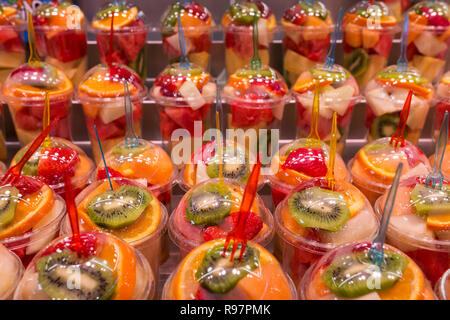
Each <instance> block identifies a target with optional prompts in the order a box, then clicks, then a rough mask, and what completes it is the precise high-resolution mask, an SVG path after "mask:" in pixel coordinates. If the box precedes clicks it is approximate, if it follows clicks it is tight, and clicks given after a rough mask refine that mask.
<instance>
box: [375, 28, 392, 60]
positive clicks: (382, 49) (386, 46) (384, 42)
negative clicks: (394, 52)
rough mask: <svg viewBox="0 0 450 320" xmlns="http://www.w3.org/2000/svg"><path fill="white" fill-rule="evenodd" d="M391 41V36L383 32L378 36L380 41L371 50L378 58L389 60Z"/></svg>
mask: <svg viewBox="0 0 450 320" xmlns="http://www.w3.org/2000/svg"><path fill="white" fill-rule="evenodd" d="M392 41H393V39H392V36H391V35H390V34H389V33H387V32H383V33H381V34H380V39H379V40H378V42H377V43H376V44H375V46H374V47H373V48H372V49H373V50H374V51H375V52H376V53H378V54H379V55H380V56H382V57H385V58H389V54H390V52H391V48H392Z"/></svg>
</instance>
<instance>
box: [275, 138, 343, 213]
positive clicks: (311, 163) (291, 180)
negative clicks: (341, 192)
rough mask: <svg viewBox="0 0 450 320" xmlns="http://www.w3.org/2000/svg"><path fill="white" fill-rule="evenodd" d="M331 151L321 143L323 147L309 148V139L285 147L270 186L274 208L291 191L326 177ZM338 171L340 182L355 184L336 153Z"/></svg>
mask: <svg viewBox="0 0 450 320" xmlns="http://www.w3.org/2000/svg"><path fill="white" fill-rule="evenodd" d="M329 153H330V148H329V146H328V145H327V144H325V143H323V142H321V147H314V146H309V145H308V144H307V142H306V139H298V140H294V141H292V142H291V143H288V144H286V145H284V146H283V147H282V148H281V149H280V150H279V151H278V153H276V154H275V155H274V156H273V157H272V160H271V170H272V171H271V175H269V176H268V178H269V185H270V187H271V189H272V200H273V203H274V206H275V207H277V206H278V204H279V203H280V202H281V201H283V199H284V198H286V196H287V195H288V194H289V193H291V191H292V190H293V189H294V188H295V187H296V186H298V185H300V184H302V183H303V182H305V181H307V180H309V179H311V178H315V177H324V176H325V175H326V174H327V170H328V169H327V164H328V163H329ZM334 172H335V176H336V178H337V179H341V180H345V181H347V182H350V181H351V178H350V174H349V172H348V171H347V167H346V166H345V163H344V160H342V157H341V156H340V155H339V154H336V160H335V163H334Z"/></svg>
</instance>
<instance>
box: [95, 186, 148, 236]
mask: <svg viewBox="0 0 450 320" xmlns="http://www.w3.org/2000/svg"><path fill="white" fill-rule="evenodd" d="M151 199H152V195H151V194H150V192H148V191H147V190H145V189H142V188H139V187H136V186H132V185H124V186H121V187H120V188H118V189H117V190H115V191H107V192H104V193H102V194H99V195H97V196H95V197H94V198H93V199H92V200H91V201H90V202H89V204H88V206H87V211H88V213H89V217H90V218H91V220H92V221H93V222H94V223H95V224H96V225H98V226H100V227H104V228H107V229H120V228H123V227H126V226H129V225H130V224H132V223H134V222H135V221H136V220H137V219H138V218H139V217H140V216H141V214H142V213H143V212H144V211H145V209H146V208H147V206H148V205H149V203H150V201H151Z"/></svg>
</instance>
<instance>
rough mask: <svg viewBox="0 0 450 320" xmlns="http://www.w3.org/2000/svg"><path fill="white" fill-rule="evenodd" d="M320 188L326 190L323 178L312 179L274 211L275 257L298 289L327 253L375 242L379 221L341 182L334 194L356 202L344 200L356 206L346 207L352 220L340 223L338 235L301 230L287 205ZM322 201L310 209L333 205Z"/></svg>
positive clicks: (356, 193) (363, 199) (359, 195)
mask: <svg viewBox="0 0 450 320" xmlns="http://www.w3.org/2000/svg"><path fill="white" fill-rule="evenodd" d="M320 185H322V186H326V181H325V179H324V178H315V179H312V180H309V181H307V182H305V183H304V184H302V185H300V186H298V187H297V188H296V189H294V190H293V191H292V192H291V193H290V194H289V195H288V197H287V198H286V199H285V200H283V202H281V203H280V204H279V205H278V207H277V208H276V210H275V228H276V237H275V256H276V257H277V258H278V259H279V260H280V262H281V264H282V265H283V268H284V270H286V272H287V273H288V274H289V276H290V277H291V278H292V280H293V281H294V283H295V285H298V283H299V282H300V280H301V279H302V277H303V275H304V274H305V272H306V270H307V269H308V268H309V267H310V266H311V265H313V264H314V263H315V262H317V261H318V260H319V259H320V258H321V257H322V256H323V255H324V254H326V253H327V252H329V251H331V250H333V249H335V248H336V247H338V246H340V245H342V244H347V243H351V242H353V241H359V240H368V241H370V240H372V239H374V238H375V236H376V233H377V229H378V219H377V217H376V216H375V213H374V212H373V209H372V207H371V205H370V203H369V202H368V201H367V199H366V197H364V195H363V194H362V193H361V192H360V191H359V190H358V189H356V188H355V187H354V186H352V185H351V184H350V183H348V182H345V181H343V180H336V189H335V190H337V192H336V193H338V194H341V195H343V196H344V198H345V199H350V198H349V197H350V196H351V197H353V199H357V200H345V201H346V202H348V201H355V202H354V204H355V203H357V205H356V206H355V205H354V204H353V205H351V206H350V205H349V204H346V205H347V206H348V207H349V208H350V209H349V210H353V216H351V217H349V218H348V219H347V220H343V221H344V224H342V225H341V226H340V227H339V228H336V229H335V230H337V231H330V230H326V229H323V228H322V229H320V228H313V227H305V226H302V225H301V224H300V223H299V222H298V221H299V220H296V219H295V218H294V217H295V215H293V213H292V212H291V210H290V209H289V206H290V205H289V202H290V201H293V200H290V199H291V198H292V199H294V198H293V197H295V196H296V194H298V193H299V192H301V191H302V192H313V191H308V190H310V189H311V187H313V186H320ZM316 188H317V187H316ZM321 189H322V188H321ZM313 190H314V189H313ZM322 197H323V198H317V200H311V201H310V202H311V203H312V204H311V206H314V207H319V206H324V207H326V205H327V204H326V201H334V200H331V199H332V198H329V199H328V198H327V197H325V194H324V195H322ZM352 203H353V202H352ZM326 228H328V227H326Z"/></svg>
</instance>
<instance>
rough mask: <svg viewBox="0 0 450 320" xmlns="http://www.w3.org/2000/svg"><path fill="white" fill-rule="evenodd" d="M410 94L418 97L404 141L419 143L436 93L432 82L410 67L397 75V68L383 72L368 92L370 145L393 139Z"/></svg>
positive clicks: (377, 76) (371, 81) (367, 118)
mask: <svg viewBox="0 0 450 320" xmlns="http://www.w3.org/2000/svg"><path fill="white" fill-rule="evenodd" d="M410 90H412V91H413V93H414V95H413V98H412V101H411V107H410V111H409V116H408V121H407V122H406V128H405V131H404V137H405V138H406V139H407V140H409V141H410V142H411V143H413V144H417V143H418V141H419V138H420V134H421V133H422V128H423V127H424V125H425V120H426V118H427V114H428V110H429V109H430V106H431V102H432V99H433V95H434V90H433V87H432V85H431V83H430V82H429V81H428V79H427V78H424V77H423V76H422V75H421V74H420V72H419V71H418V70H417V69H415V68H414V67H408V71H407V72H397V66H389V67H387V68H386V69H384V70H382V71H380V72H379V73H378V74H377V75H376V76H375V77H374V78H373V79H372V80H370V82H369V83H368V84H367V86H366V88H365V92H364V95H365V97H366V100H367V105H368V107H367V109H366V127H367V129H368V140H369V141H373V140H376V139H379V138H383V137H390V136H391V135H392V134H393V133H394V132H395V131H396V130H397V127H398V123H399V120H400V113H401V111H402V108H403V105H404V104H405V100H406V97H407V96H408V93H409V91H410Z"/></svg>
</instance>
